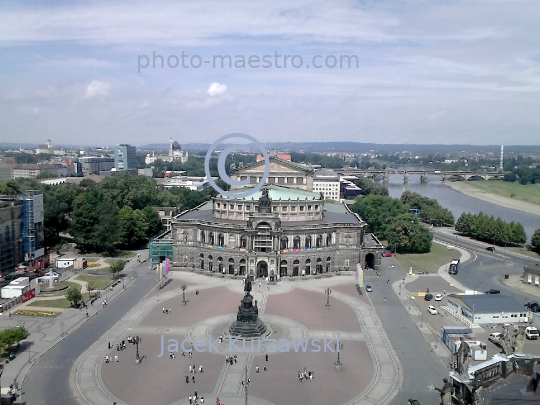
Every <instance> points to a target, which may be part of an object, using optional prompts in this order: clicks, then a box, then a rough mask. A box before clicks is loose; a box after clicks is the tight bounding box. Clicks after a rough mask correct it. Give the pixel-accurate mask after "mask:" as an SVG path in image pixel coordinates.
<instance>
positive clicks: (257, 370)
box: [255, 364, 259, 374]
mask: <svg viewBox="0 0 540 405" xmlns="http://www.w3.org/2000/svg"><path fill="white" fill-rule="evenodd" d="M255 372H256V373H257V374H259V365H258V364H257V365H256V366H255Z"/></svg>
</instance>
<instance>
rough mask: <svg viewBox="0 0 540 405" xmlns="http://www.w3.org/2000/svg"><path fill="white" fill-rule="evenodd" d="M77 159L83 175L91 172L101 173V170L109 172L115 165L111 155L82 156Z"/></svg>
mask: <svg viewBox="0 0 540 405" xmlns="http://www.w3.org/2000/svg"><path fill="white" fill-rule="evenodd" d="M79 161H80V163H81V166H82V173H83V175H84V176H89V175H91V174H97V175H101V174H103V172H107V173H109V172H110V171H111V169H113V168H114V167H115V161H114V158H112V157H105V156H100V157H97V156H95V157H94V156H93V157H82V158H80V159H79Z"/></svg>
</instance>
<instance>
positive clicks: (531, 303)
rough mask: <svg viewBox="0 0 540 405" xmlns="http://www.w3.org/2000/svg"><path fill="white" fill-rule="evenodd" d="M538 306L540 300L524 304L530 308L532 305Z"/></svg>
mask: <svg viewBox="0 0 540 405" xmlns="http://www.w3.org/2000/svg"><path fill="white" fill-rule="evenodd" d="M537 306H538V302H536V301H532V302H527V303H526V304H525V305H524V307H525V308H529V309H531V308H532V307H537Z"/></svg>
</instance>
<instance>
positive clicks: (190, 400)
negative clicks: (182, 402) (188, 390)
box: [188, 395, 193, 405]
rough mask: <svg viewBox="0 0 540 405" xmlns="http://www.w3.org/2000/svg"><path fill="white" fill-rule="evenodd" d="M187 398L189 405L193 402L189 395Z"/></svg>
mask: <svg viewBox="0 0 540 405" xmlns="http://www.w3.org/2000/svg"><path fill="white" fill-rule="evenodd" d="M188 399H189V405H192V404H193V399H192V398H191V395H190V396H189V397H188Z"/></svg>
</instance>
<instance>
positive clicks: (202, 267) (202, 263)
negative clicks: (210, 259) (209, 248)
mask: <svg viewBox="0 0 540 405" xmlns="http://www.w3.org/2000/svg"><path fill="white" fill-rule="evenodd" d="M199 259H200V262H201V270H204V254H202V253H201V254H200V255H199Z"/></svg>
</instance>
